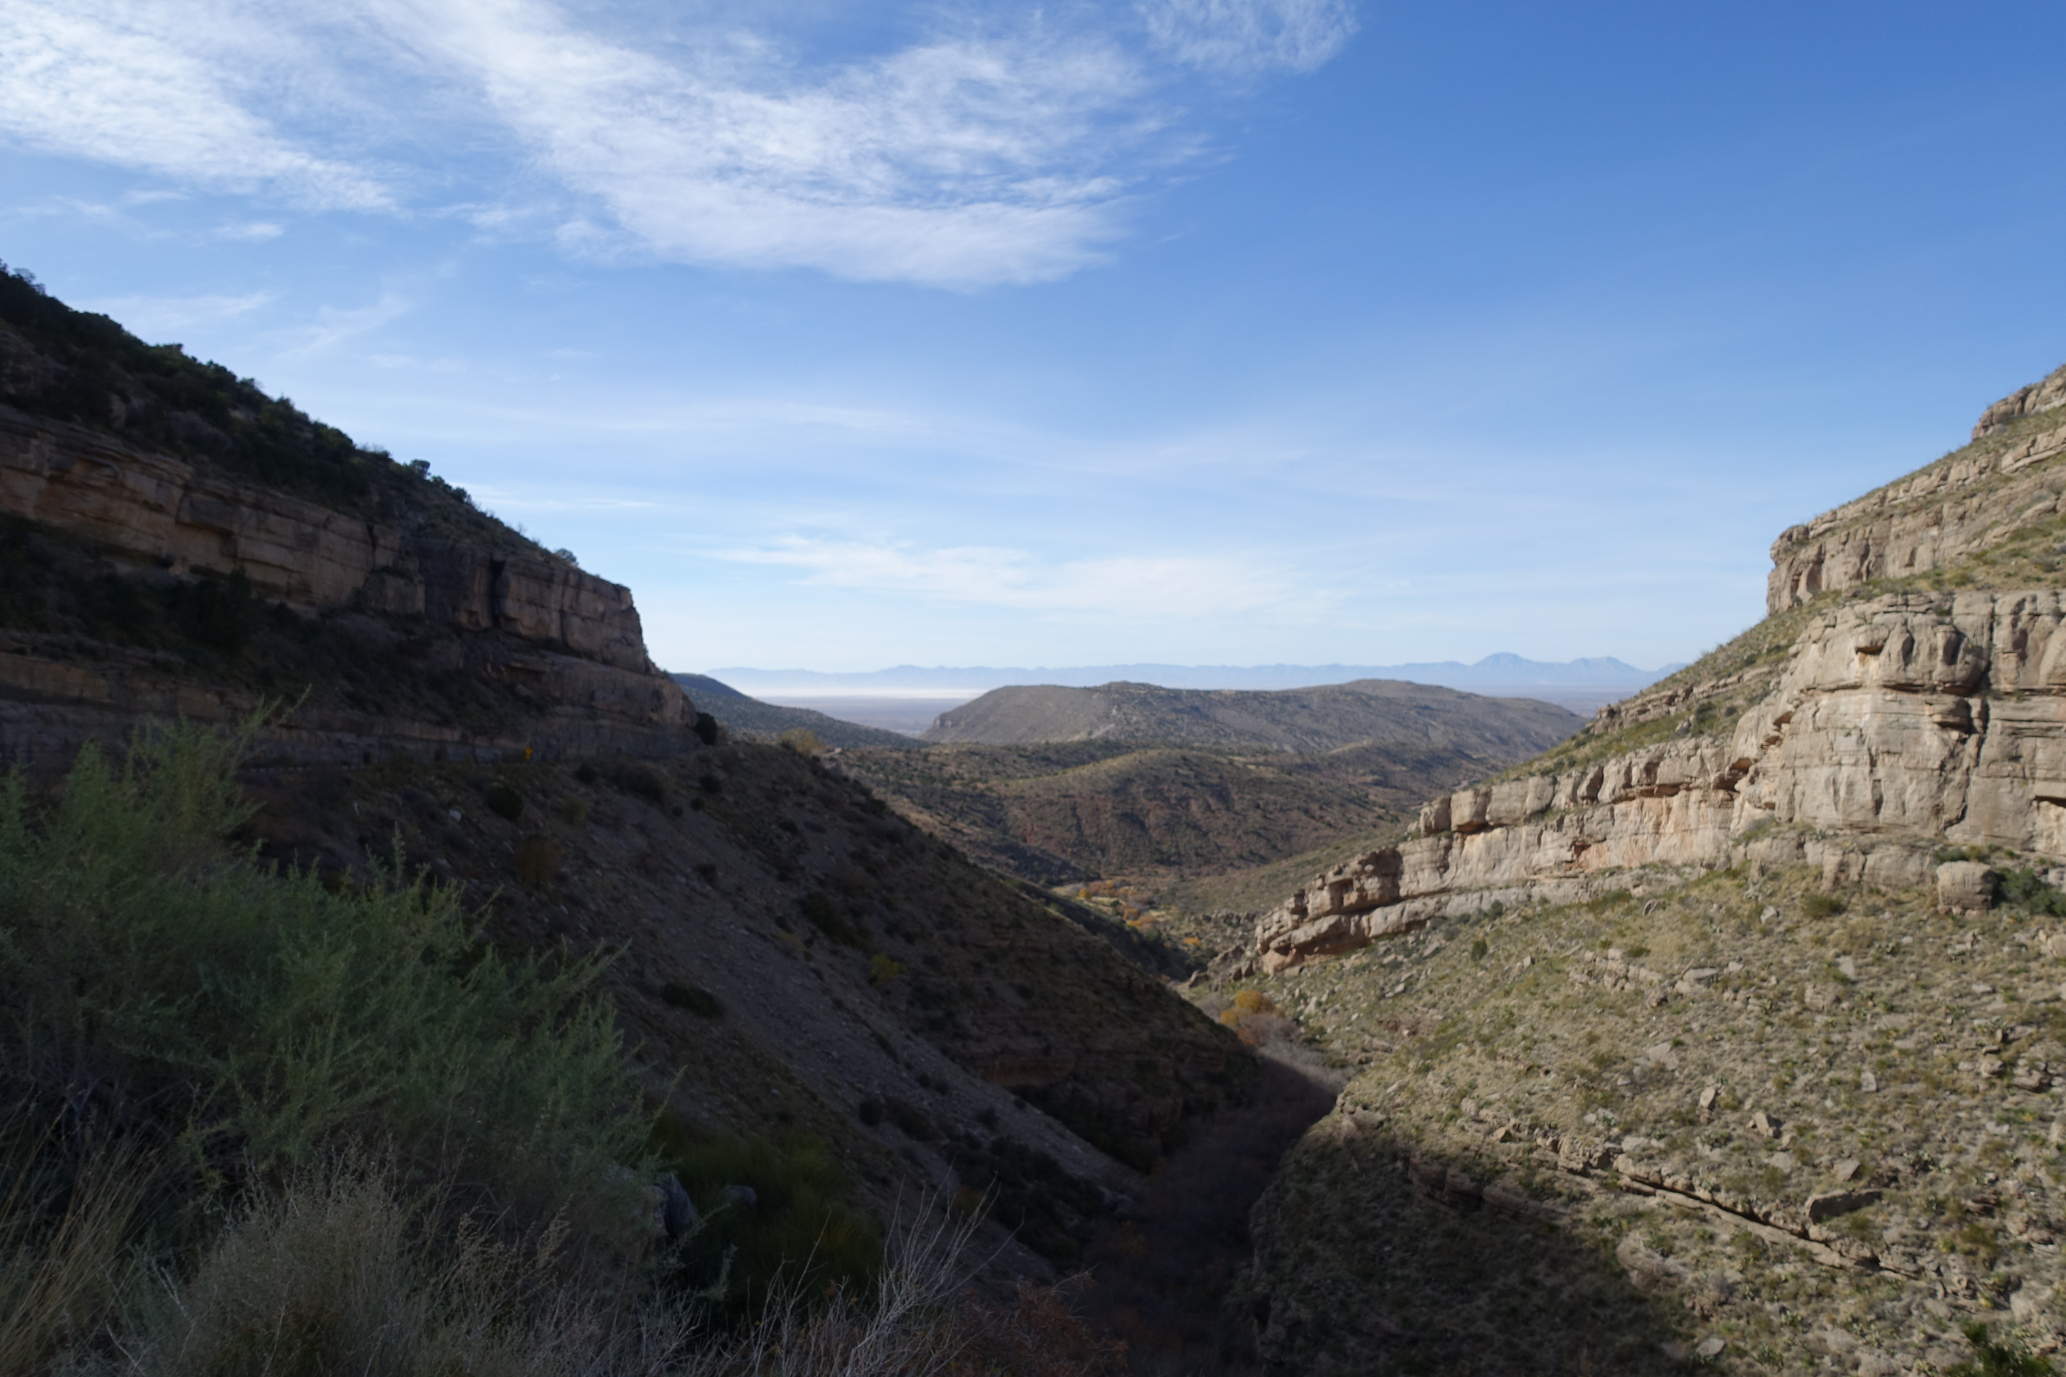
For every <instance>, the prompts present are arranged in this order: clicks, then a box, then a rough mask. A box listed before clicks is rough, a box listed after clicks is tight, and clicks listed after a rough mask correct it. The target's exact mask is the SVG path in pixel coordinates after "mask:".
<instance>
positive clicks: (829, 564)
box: [709, 536, 1331, 618]
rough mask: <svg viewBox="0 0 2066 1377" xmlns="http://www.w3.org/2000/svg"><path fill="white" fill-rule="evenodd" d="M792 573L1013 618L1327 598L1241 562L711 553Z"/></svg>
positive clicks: (1212, 611)
mask: <svg viewBox="0 0 2066 1377" xmlns="http://www.w3.org/2000/svg"><path fill="white" fill-rule="evenodd" d="M709 553H710V554H711V555H712V556H713V557H714V558H718V559H723V560H728V561H732V562H736V563H742V564H761V565H775V566H780V567H785V568H790V569H795V570H797V571H799V573H800V574H801V576H802V582H804V583H807V584H810V585H814V586H818V587H825V588H850V589H857V590H862V591H866V592H873V593H904V594H911V595H916V596H919V597H923V598H927V599H931V600H936V601H942V602H956V603H971V604H977V605H982V606H990V607H1006V608H1012V609H1015V610H1019V611H1029V612H1055V613H1078V614H1084V613H1088V614H1105V615H1111V616H1119V617H1128V616H1133V617H1156V618H1196V617H1228V616H1239V615H1241V614H1244V613H1253V612H1260V611H1264V610H1270V611H1275V612H1284V613H1287V614H1293V615H1300V616H1307V615H1314V614H1316V613H1317V612H1318V611H1319V610H1320V609H1321V608H1322V607H1323V606H1324V605H1326V604H1328V603H1329V602H1330V601H1331V599H1330V598H1329V597H1327V596H1326V595H1324V594H1320V593H1316V592H1314V591H1312V590H1307V589H1301V588H1298V587H1296V586H1294V585H1293V584H1292V583H1291V582H1290V581H1289V580H1287V578H1286V577H1285V575H1284V572H1283V570H1282V569H1281V567H1277V566H1271V565H1266V564H1263V563H1261V562H1260V561H1256V560H1252V559H1248V558H1244V557H1243V556H1241V555H1239V554H1223V555H1218V556H1212V557H1206V556H1198V555H1161V554H1140V555H1108V556H1101V557H1098V558H1094V559H1077V560H1064V561H1060V562H1046V561H1042V560H1041V559H1039V558H1037V557H1036V556H1035V555H1033V554H1031V553H1029V552H1027V551H1025V550H1018V549H1010V548H1005V547H999V546H987V545H971V546H950V547H933V548H927V547H923V546H918V545H913V544H908V543H897V542H885V541H862V540H842V539H823V538H819V537H813V536H787V537H784V538H782V539H780V540H777V541H774V542H771V543H768V544H765V545H758V546H743V547H733V548H728V549H719V550H715V551H711V552H709Z"/></svg>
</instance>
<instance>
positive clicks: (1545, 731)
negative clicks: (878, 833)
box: [925, 679, 1584, 758]
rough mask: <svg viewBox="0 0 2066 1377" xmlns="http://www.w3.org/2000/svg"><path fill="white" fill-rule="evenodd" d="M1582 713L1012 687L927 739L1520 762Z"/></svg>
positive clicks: (1296, 694) (1466, 698)
mask: <svg viewBox="0 0 2066 1377" xmlns="http://www.w3.org/2000/svg"><path fill="white" fill-rule="evenodd" d="M1582 725H1584V724H1583V722H1581V720H1580V719H1579V718H1578V717H1577V715H1576V714H1574V713H1571V712H1568V711H1566V710H1565V709H1563V708H1559V707H1556V706H1555V705H1553V704H1550V703H1542V702H1537V701H1535V700H1532V699H1514V698H1484V697H1480V696H1478V695H1476V694H1470V693H1462V692H1459V691H1458V690H1455V689H1446V688H1439V687H1436V686H1433V685H1428V684H1409V683H1403V682H1399V681H1395V680H1386V679H1364V680H1358V681H1357V682H1355V683H1352V684H1334V685H1327V686H1323V687H1320V688H1299V689H1274V690H1254V689H1166V688H1160V687H1157V686H1156V685H1154V684H1135V683H1114V684H1103V685H1100V686H1098V687H1096V688H1072V687H1068V686H1065V685H1054V684H1040V685H1026V686H1021V687H1015V688H1001V689H995V690H992V691H991V692H989V693H986V694H984V695H983V696H982V697H980V698H978V699H976V700H975V701H974V702H971V703H964V704H963V705H962V706H960V707H958V708H954V709H952V710H950V711H948V712H944V713H941V714H940V716H939V718H938V720H937V721H935V722H934V723H933V726H932V728H931V730H929V731H927V732H926V734H925V739H926V740H928V741H933V742H955V743H964V744H975V745H987V746H1016V745H1027V744H1031V743H1034V742H1057V741H1123V742H1133V743H1139V744H1152V745H1157V746H1202V747H1212V748H1218V749H1236V750H1251V751H1253V750H1264V751H1271V750H1274V751H1296V752H1307V753H1310V752H1321V751H1332V750H1338V749H1340V748H1342V747H1344V746H1356V745H1363V744H1366V743H1368V744H1377V745H1385V744H1391V743H1397V744H1400V745H1403V746H1407V747H1409V748H1411V749H1413V750H1416V751H1418V750H1427V749H1438V750H1450V751H1457V752H1462V753H1466V754H1472V755H1480V756H1495V755H1504V756H1508V757H1511V758H1521V757H1525V756H1528V755H1532V754H1534V753H1535V752H1537V751H1541V750H1545V749H1547V748H1548V747H1549V746H1550V745H1552V744H1554V743H1555V742H1557V741H1560V740H1562V739H1563V738H1565V737H1567V736H1569V735H1570V734H1571V733H1573V732H1575V731H1577V730H1578V729H1579V727H1581V726H1582Z"/></svg>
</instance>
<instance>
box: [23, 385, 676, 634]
mask: <svg viewBox="0 0 2066 1377" xmlns="http://www.w3.org/2000/svg"><path fill="white" fill-rule="evenodd" d="M0 510H4V511H7V512H11V513H14V514H16V515H19V516H24V517H27V518H29V519H30V520H33V521H37V522H40V523H42V524H44V525H47V526H50V527H52V528H54V529H56V530H59V531H64V532H66V533H68V534H71V535H75V536H78V537H80V538H82V539H84V540H87V541H90V542H92V543H93V544H94V545H95V546H97V547H99V548H100V549H101V550H102V551H104V552H105V553H106V555H107V556H108V558H110V559H111V560H114V561H116V562H119V563H122V564H126V565H129V566H131V567H135V568H157V569H162V570H166V571H169V572H171V573H174V574H188V573H193V572H196V571H201V572H206V573H212V574H224V575H228V574H239V573H241V574H243V575H244V576H245V577H246V578H248V579H249V580H250V581H251V584H252V586H253V588H255V589H256V590H257V591H258V592H260V593H261V594H263V595H264V596H266V597H269V598H274V599H277V600H279V601H281V602H284V603H286V604H287V605H289V606H290V607H294V608H297V609H300V610H304V611H311V612H314V611H323V610H327V609H333V608H342V607H355V608H360V609H363V610H365V611H369V612H384V613H389V614H392V615H397V616H406V617H423V618H427V619H428V620H430V621H431V622H433V623H435V624H438V625H441V626H448V627H452V628H456V629H461V630H467V631H483V630H488V629H490V628H493V629H497V630H502V631H508V632H510V633H512V634H514V635H516V636H518V637H521V638H522V639H524V640H527V641H534V642H538V643H541V644H543V645H546V646H549V647H552V648H554V649H559V650H564V651H567V652H569V653H571V654H575V655H580V656H583V657H584V658H587V659H591V660H596V661H599V662H601V663H603V664H606V665H613V666H615V667H616V668H618V669H627V670H632V671H634V672H637V673H645V672H647V671H648V670H649V669H650V668H651V665H650V663H649V662H648V660H647V659H646V649H645V642H644V640H643V638H642V636H641V633H640V629H639V619H638V611H637V609H636V608H634V607H633V606H632V603H631V590H630V589H628V588H625V587H624V586H623V585H621V584H615V583H610V582H608V581H607V580H604V579H599V578H597V577H595V576H594V575H593V574H586V573H583V572H582V571H581V570H579V569H576V568H573V567H571V566H569V565H568V564H566V563H565V562H564V561H562V560H558V559H554V558H552V557H550V556H547V555H543V554H531V553H525V552H522V551H517V550H508V549H504V550H494V549H489V548H483V547H482V546H480V545H477V544H466V543H460V542H455V541H453V540H451V539H449V538H440V537H439V536H438V535H437V534H436V533H434V532H433V531H429V530H424V529H421V528H420V527H419V528H416V529H411V527H410V526H409V525H408V524H405V523H402V522H380V521H368V520H364V519H362V518H359V517H355V516H351V515H347V514H345V513H343V512H339V511H336V510H334V509H332V508H329V507H325V506H323V505H321V504H318V503H315V502H310V501H306V500H303V499H301V498H298V497H294V496H290V495H288V494H286V493H281V492H275V491H268V490H266V489H264V488H261V487H257V486H254V485H251V484H248V483H238V482H235V481H232V480H230V479H227V478H225V477H222V476H220V475H215V474H210V473H208V472H206V471H203V470H197V469H196V467H195V466H194V465H193V464H190V463H185V462H182V461H180V460H177V459H172V458H167V457H165V456H163V455H158V454H151V453H147V452H144V451H142V450H138V449H134V448H132V447H130V446H128V445H126V444H123V443H122V442H121V441H119V440H114V439H111V438H109V437H108V436H106V435H103V434H100V433H97V432H95V431H93V430H90V429H88V428H87V427H85V426H79V425H72V424H68V423H66V422H62V421H51V420H45V419H39V418H37V417H34V416H30V415H27V414H26V413H23V412H20V411H16V410H14V409H13V408H11V407H0Z"/></svg>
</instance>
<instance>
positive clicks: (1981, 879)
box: [1937, 861, 2001, 913]
mask: <svg viewBox="0 0 2066 1377" xmlns="http://www.w3.org/2000/svg"><path fill="white" fill-rule="evenodd" d="M2000 886H2001V876H1999V875H1997V874H1996V873H1995V872H1994V871H1993V870H1992V869H1990V868H1989V867H1987V866H1985V865H1982V864H1981V863H1980V862H1978V861H1952V862H1949V863H1948V864H1945V865H1940V866H1938V867H1937V907H1939V908H1941V909H1943V910H1944V911H1946V912H1947V913H1985V912H1986V911H1987V910H1988V909H1990V908H1993V907H1994V898H1995V894H1996V892H1997V891H1998V890H1999V888H2000Z"/></svg>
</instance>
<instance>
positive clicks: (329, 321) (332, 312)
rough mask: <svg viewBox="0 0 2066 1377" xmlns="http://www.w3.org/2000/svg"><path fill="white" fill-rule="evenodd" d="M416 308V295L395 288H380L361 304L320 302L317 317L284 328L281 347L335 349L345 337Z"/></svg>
mask: <svg viewBox="0 0 2066 1377" xmlns="http://www.w3.org/2000/svg"><path fill="white" fill-rule="evenodd" d="M415 309H416V299H415V298H414V297H412V296H409V295H407V294H405V293H403V292H401V291H399V290H397V289H396V288H393V287H387V288H383V289H382V291H381V293H380V295H379V296H378V297H377V298H375V299H374V300H373V301H370V302H368V303H367V304H366V305H364V306H323V307H320V308H318V309H317V311H316V318H315V319H314V320H312V321H310V322H308V323H307V324H304V325H299V326H296V327H294V328H293V329H291V330H289V331H287V332H286V334H285V335H284V337H283V339H282V343H281V351H282V352H283V353H287V354H315V353H320V352H322V351H323V350H326V349H334V348H336V347H337V346H338V345H340V344H343V343H344V342H345V341H347V340H354V339H358V338H359V337H361V336H362V335H370V334H372V333H374V332H375V331H377V330H380V329H383V328H384V327H386V326H388V325H392V324H393V323H394V322H395V321H398V320H400V319H401V318H402V317H403V316H405V315H407V314H409V312H411V311H413V310H415Z"/></svg>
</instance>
